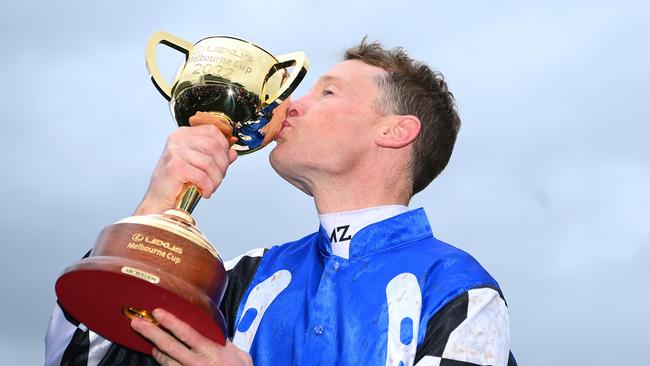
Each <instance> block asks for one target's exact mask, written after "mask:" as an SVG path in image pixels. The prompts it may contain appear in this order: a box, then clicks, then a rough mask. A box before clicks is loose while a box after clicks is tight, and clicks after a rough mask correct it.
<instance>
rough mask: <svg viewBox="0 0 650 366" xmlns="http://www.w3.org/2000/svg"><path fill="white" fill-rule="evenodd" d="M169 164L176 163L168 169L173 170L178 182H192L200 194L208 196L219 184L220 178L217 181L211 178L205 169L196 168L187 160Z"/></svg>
mask: <svg viewBox="0 0 650 366" xmlns="http://www.w3.org/2000/svg"><path fill="white" fill-rule="evenodd" d="M170 164H172V165H176V166H172V167H170V168H169V169H170V171H173V172H174V176H175V177H176V180H177V181H178V182H179V183H181V184H185V183H191V184H194V185H195V186H197V187H198V188H199V190H200V191H201V196H203V197H205V198H208V197H210V196H211V195H212V193H214V191H215V190H216V189H217V187H218V186H219V184H221V179H219V180H217V181H214V180H212V178H211V177H210V175H209V174H208V173H207V172H206V171H205V170H203V169H200V168H197V167H195V166H194V165H192V164H190V163H188V162H187V161H179V162H178V163H175V162H172V163H170Z"/></svg>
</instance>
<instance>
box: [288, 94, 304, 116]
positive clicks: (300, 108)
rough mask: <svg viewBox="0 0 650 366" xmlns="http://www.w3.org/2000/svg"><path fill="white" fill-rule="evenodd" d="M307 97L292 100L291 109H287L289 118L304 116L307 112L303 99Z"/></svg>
mask: <svg viewBox="0 0 650 366" xmlns="http://www.w3.org/2000/svg"><path fill="white" fill-rule="evenodd" d="M304 98H305V97H301V98H298V99H295V100H294V99H292V100H291V101H290V102H289V108H288V109H287V116H289V117H298V116H300V115H302V114H303V113H304V112H305V107H304V103H303V99H304Z"/></svg>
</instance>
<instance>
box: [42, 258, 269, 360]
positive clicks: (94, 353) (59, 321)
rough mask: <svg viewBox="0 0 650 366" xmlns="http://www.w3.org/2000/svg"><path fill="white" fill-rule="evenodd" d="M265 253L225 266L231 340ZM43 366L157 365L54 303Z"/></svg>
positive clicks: (225, 301)
mask: <svg viewBox="0 0 650 366" xmlns="http://www.w3.org/2000/svg"><path fill="white" fill-rule="evenodd" d="M265 252H266V250H265V249H257V250H253V251H250V252H248V253H246V254H244V255H241V256H239V257H237V258H235V259H233V260H231V261H228V262H226V263H224V265H225V267H226V271H227V272H228V278H229V281H228V286H227V287H226V292H225V294H224V297H223V299H222V301H221V305H220V309H221V311H222V312H223V314H224V317H225V319H226V324H227V327H228V334H229V336H230V337H232V333H233V327H234V319H235V316H236V312H237V307H238V305H239V301H241V298H242V296H243V294H244V291H246V288H247V287H248V284H249V283H250V281H251V279H252V278H253V275H254V274H255V270H256V269H257V266H258V264H259V262H260V261H261V258H262V255H263V254H264V253H265ZM87 255H88V254H86V256H87ZM45 365H46V366H55V365H56V366H58V365H62V366H77V365H79V366H82V365H83V366H86V365H87V366H108V365H133V366H136V365H138V366H139V365H143V366H153V365H158V363H157V362H156V361H155V360H154V359H153V357H151V356H148V355H145V354H143V353H140V352H136V351H133V350H130V349H128V348H125V347H122V346H120V345H118V344H114V343H112V342H110V341H108V340H106V339H104V338H102V337H101V336H100V335H98V334H97V333H95V332H93V331H91V330H89V329H88V328H86V327H85V326H84V325H83V324H81V323H79V322H78V321H77V320H76V319H74V317H72V315H70V314H69V313H67V312H66V311H65V310H64V309H63V308H62V307H61V306H60V305H59V304H58V303H57V304H56V305H55V307H54V310H53V311H52V316H51V317H50V323H49V326H48V328H47V334H46V335H45Z"/></svg>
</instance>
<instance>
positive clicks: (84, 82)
mask: <svg viewBox="0 0 650 366" xmlns="http://www.w3.org/2000/svg"><path fill="white" fill-rule="evenodd" d="M141 3H143V2H136V1H128V2H127V1H104V2H90V1H77V2H71V1H40V2H34V1H20V2H11V3H6V4H4V5H3V6H2V10H1V11H0V46H1V47H2V51H1V52H2V53H1V55H2V57H0V81H1V82H2V83H3V84H2V85H1V86H0V107H1V108H0V113H1V114H0V116H1V117H0V123H1V128H2V129H1V132H0V147H2V150H1V153H0V168H1V169H2V170H1V171H2V180H1V182H0V192H2V197H3V200H2V201H3V205H4V213H3V214H2V220H1V221H0V227H1V228H2V233H3V243H2V246H1V248H2V252H3V253H2V255H0V268H2V276H1V277H0V285H1V288H0V290H1V294H2V295H1V299H2V301H1V302H0V310H1V311H0V320H1V323H0V355H1V356H0V357H1V358H2V361H1V363H2V364H7V365H27V364H35V365H36V364H42V362H43V337H44V334H45V330H46V327H47V322H48V318H49V314H50V310H51V308H52V305H53V303H54V301H55V296H54V289H53V285H54V282H55V280H56V278H57V276H58V274H59V273H60V272H61V271H62V270H63V269H64V268H65V267H66V266H68V265H70V264H72V263H73V262H75V261H76V260H77V259H78V258H79V257H80V256H81V255H83V254H84V253H85V252H86V251H87V250H88V249H89V248H91V247H92V245H93V242H94V240H95V238H96V235H97V234H98V232H99V231H100V230H101V229H102V228H103V227H104V226H106V225H108V224H111V223H112V222H114V221H116V220H119V219H120V218H123V217H125V216H128V215H130V214H131V213H132V211H133V210H134V209H135V207H136V206H137V204H138V202H139V200H140V198H141V197H142V195H143V194H144V192H145V190H146V188H147V184H148V180H149V177H150V174H151V171H152V169H153V167H154V165H155V163H156V161H157V159H158V156H159V154H160V152H161V150H162V148H163V145H164V142H165V139H166V136H167V134H169V133H170V132H171V131H172V130H173V129H174V123H173V122H172V119H171V116H170V114H169V110H168V106H167V103H166V101H165V100H164V99H163V98H162V97H161V96H160V94H159V93H158V92H157V91H156V89H155V88H154V87H153V85H152V84H151V82H150V81H149V78H148V74H147V71H146V68H145V65H144V51H145V43H146V40H147V39H148V37H149V36H150V35H151V34H152V33H153V32H155V31H157V30H166V31H169V32H171V33H174V34H176V35H178V36H180V37H182V38H185V39H187V40H190V41H193V42H194V41H198V40H199V39H201V38H203V37H205V36H207V35H212V34H227V35H234V36H238V37H242V38H246V39H249V40H251V41H254V42H256V43H258V44H260V45H262V46H263V47H265V48H266V49H268V50H269V51H270V52H272V53H275V54H283V53H287V52H291V51H296V50H302V51H304V52H306V53H307V55H308V56H309V58H310V59H311V63H312V68H311V70H310V72H309V74H308V76H307V78H306V79H305V81H304V83H303V85H302V86H301V87H300V88H299V89H298V91H297V95H301V94H303V93H304V92H305V91H306V90H307V88H308V87H309V86H310V85H311V84H312V83H313V82H314V81H315V80H316V79H317V78H318V76H319V75H321V74H322V73H324V72H325V71H326V70H327V69H328V68H329V67H330V66H331V65H332V64H333V63H335V62H336V61H337V60H338V58H339V56H340V55H341V53H342V51H343V50H344V49H345V48H346V47H349V46H351V45H353V44H355V43H356V42H358V41H359V40H360V39H361V38H362V37H363V36H364V35H366V34H367V35H369V37H370V38H371V39H378V40H381V41H383V42H384V43H385V44H386V45H388V46H403V47H405V48H406V49H407V50H408V51H409V53H410V54H411V55H412V56H413V57H415V58H419V59H422V60H424V61H426V62H427V63H428V64H429V65H431V66H432V67H433V68H435V69H438V70H440V71H442V72H443V73H444V74H445V76H446V78H447V80H448V82H449V85H450V88H451V90H452V91H453V93H454V94H455V96H456V98H457V101H458V105H459V108H460V114H461V118H462V120H463V127H462V129H461V133H460V135H459V139H458V143H457V145H456V149H455V151H454V155H453V157H452V160H451V162H450V164H449V166H448V168H447V170H446V171H445V172H444V173H443V174H442V176H441V177H440V178H438V179H437V180H436V181H435V182H434V183H433V184H432V185H431V186H430V187H429V188H428V189H427V190H426V191H425V192H423V193H421V194H419V195H418V196H416V198H415V199H414V201H413V202H412V206H413V207H419V206H423V207H424V208H425V209H426V211H427V213H428V215H429V218H430V219H431V222H432V227H433V229H434V233H435V234H436V236H437V237H439V238H440V239H442V240H444V241H447V242H450V243H452V244H454V245H456V246H458V247H460V248H462V249H464V250H466V251H468V252H470V253H471V254H472V255H474V256H475V257H476V258H477V259H478V260H479V261H480V262H481V263H482V264H483V265H484V266H485V267H486V268H487V269H488V270H489V271H490V272H491V273H492V274H493V275H494V277H496V279H497V280H498V281H499V283H500V285H501V287H502V289H503V291H504V293H505V296H506V298H507V300H508V304H509V307H510V313H511V324H512V325H511V337H512V349H513V352H514V354H515V355H516V356H517V359H518V361H519V363H520V364H521V365H530V366H534V365H540V366H541V365H578V364H580V365H592V366H596V365H603V366H605V365H612V364H620V365H625V364H630V365H632V364H633V365H641V364H648V362H650V361H648V356H647V352H648V351H647V350H648V349H649V347H650V336H648V329H649V328H650V318H649V317H648V315H647V314H648V309H650V295H649V294H648V291H647V288H648V280H649V279H650V266H648V265H647V263H646V262H647V261H648V259H650V144H649V143H648V141H649V139H650V108H649V107H648V105H649V104H650V102H649V100H650V71H649V69H648V66H649V65H650V47H649V44H650V43H649V41H648V39H649V38H650V5H649V4H650V3H648V2H642V1H638V2H634V1H618V2H595V1H578V2H565V1H545V2H538V4H522V2H515V1H490V2H487V1H455V2H439V1H421V2H417V1H399V2H392V3H389V2H377V1H345V2H336V1H323V2H316V1H310V2H307V1H302V2H301V1H284V2H283V1H277V2H255V1H229V2H226V1H193V2H186V3H184V5H181V2H173V3H172V2H162V1H157V2H150V3H149V4H148V5H142V4H141ZM449 4H452V5H449ZM161 52H162V53H163V56H162V57H163V58H164V61H165V62H164V64H163V70H164V71H165V72H167V73H168V74H169V75H170V76H171V74H172V73H173V71H174V70H175V68H176V66H177V65H178V62H179V61H180V60H181V58H182V57H181V55H180V54H175V53H174V52H173V51H171V50H170V51H168V52H165V51H164V50H163V49H161ZM341 133H345V131H341ZM269 151H270V148H267V149H265V150H262V151H260V152H258V153H256V154H253V155H250V156H244V157H241V158H240V159H239V160H238V161H237V162H236V164H235V165H234V166H233V167H232V169H231V170H230V171H229V175H228V177H227V179H226V180H225V182H224V183H223V185H222V187H221V188H220V190H219V191H218V193H217V194H216V195H214V196H213V198H212V199H210V200H209V201H201V202H200V203H199V206H198V208H197V210H196V211H195V217H196V219H197V221H198V222H199V225H200V227H201V228H202V229H203V231H204V232H205V233H206V234H207V236H208V237H209V238H210V239H211V241H212V242H213V243H214V245H215V246H216V247H217V248H218V249H219V251H220V252H221V254H222V256H223V257H224V258H231V257H234V256H236V255H237V254H239V253H241V252H243V251H246V250H248V249H251V248H255V247H262V246H267V247H268V246H271V245H274V244H278V243H283V242H286V241H289V240H293V239H296V238H298V237H302V236H303V235H306V234H307V233H309V232H312V231H314V230H316V229H317V225H318V222H317V218H316V212H315V209H314V207H313V203H312V201H311V200H310V199H309V198H308V197H306V196H305V195H303V194H302V193H300V192H299V191H298V190H296V189H294V188H292V187H291V186H290V185H289V184H287V183H286V182H284V181H283V180H282V179H280V178H279V177H278V176H277V175H276V174H275V173H274V172H273V170H272V169H271V168H270V166H269V164H268V153H269Z"/></svg>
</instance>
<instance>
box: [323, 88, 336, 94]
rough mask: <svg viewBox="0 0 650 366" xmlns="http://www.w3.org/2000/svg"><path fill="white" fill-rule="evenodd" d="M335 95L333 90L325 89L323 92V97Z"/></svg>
mask: <svg viewBox="0 0 650 366" xmlns="http://www.w3.org/2000/svg"><path fill="white" fill-rule="evenodd" d="M333 94H334V91H333V90H332V89H329V88H326V89H323V91H322V92H321V95H323V96H328V95H333Z"/></svg>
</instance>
